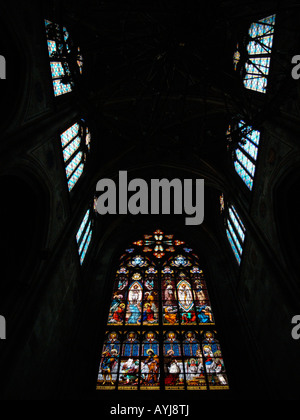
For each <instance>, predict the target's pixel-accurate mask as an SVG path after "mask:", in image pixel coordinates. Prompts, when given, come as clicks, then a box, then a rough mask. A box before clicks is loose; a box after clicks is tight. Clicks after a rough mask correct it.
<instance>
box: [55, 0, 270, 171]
mask: <svg viewBox="0 0 300 420" xmlns="http://www.w3.org/2000/svg"><path fill="white" fill-rule="evenodd" d="M242 3H243V2H240V1H236V0H232V1H220V0H217V1H216V0H215V1H212V2H199V1H194V0H191V1H188V2H184V1H178V0H173V1H172V2H169V1H159V2H158V1H157V2H155V1H142V2H137V1H125V0H124V1H111V0H110V1H106V0H103V1H100V0H92V1H87V2H86V1H85V2H80V4H78V3H76V5H75V4H73V2H70V1H66V2H64V5H63V7H62V8H61V9H59V10H60V12H59V13H60V14H61V15H62V16H63V18H64V21H65V22H66V24H67V25H68V27H69V28H70V31H71V32H72V34H73V38H74V39H75V41H76V42H77V44H78V45H80V46H81V49H82V52H83V55H84V58H85V79H84V84H83V85H82V89H81V94H82V98H85V100H83V101H82V102H81V105H82V106H83V108H84V109H85V110H87V111H88V112H89V113H90V114H91V115H93V117H94V118H95V120H97V122H98V124H99V133H102V135H103V136H105V139H106V141H105V143H106V146H103V144H102V146H101V150H102V153H103V152H105V153H109V150H110V151H113V154H114V156H117V154H118V153H123V152H124V150H128V149H130V148H131V149H132V148H133V149H134V150H135V156H138V153H139V151H140V153H141V156H142V155H143V154H144V155H145V151H146V152H147V153H148V152H150V153H151V151H152V152H153V151H155V153H156V154H157V159H159V155H161V156H166V155H168V154H169V153H174V151H177V153H178V154H179V155H182V153H185V151H186V150H188V151H189V153H194V154H195V155H197V156H199V157H200V158H201V159H204V160H205V161H207V162H209V163H210V164H212V165H213V166H216V167H220V166H222V163H223V162H224V161H226V159H227V151H226V141H225V132H226V130H227V128H228V124H229V121H230V118H231V117H232V113H233V109H235V110H236V109H240V110H242V107H243V106H244V104H245V98H244V92H243V89H242V82H241V79H240V77H239V75H238V74H236V73H235V72H234V70H233V63H232V58H233V53H234V51H235V47H236V44H237V40H238V39H239V38H240V34H245V33H246V31H247V28H248V27H249V23H251V20H252V19H254V17H256V16H257V15H258V13H259V8H261V9H262V11H263V13H268V12H269V11H273V10H274V5H273V2H262V4H260V5H259V6H258V5H257V4H256V3H255V4H254V3H253V2H251V1H248V2H244V4H243V7H241V4H242ZM272 7H273V8H272ZM57 13H58V9H57ZM103 147H104V148H103ZM147 153H146V154H147Z"/></svg>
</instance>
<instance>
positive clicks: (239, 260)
mask: <svg viewBox="0 0 300 420" xmlns="http://www.w3.org/2000/svg"><path fill="white" fill-rule="evenodd" d="M226 233H227V238H228V240H229V243H230V245H231V248H232V250H233V252H234V255H235V258H236V259H237V262H238V263H239V264H241V257H240V254H239V253H238V251H237V249H236V246H235V243H234V241H233V239H232V237H231V235H230V232H229V230H228V229H227V230H226Z"/></svg>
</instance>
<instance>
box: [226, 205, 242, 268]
mask: <svg viewBox="0 0 300 420" xmlns="http://www.w3.org/2000/svg"><path fill="white" fill-rule="evenodd" d="M226 233H227V238H228V241H229V243H230V245H231V248H232V250H233V252H234V255H235V258H236V260H237V262H238V264H239V265H240V264H241V260H242V255H243V248H244V242H245V237H246V228H245V226H244V224H243V222H242V220H241V218H240V216H239V215H238V213H237V211H236V209H235V207H234V206H233V205H230V206H229V208H228V217H227V221H226Z"/></svg>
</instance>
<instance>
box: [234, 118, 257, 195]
mask: <svg viewBox="0 0 300 420" xmlns="http://www.w3.org/2000/svg"><path fill="white" fill-rule="evenodd" d="M229 130H231V127H230V129H229ZM237 130H238V131H239V136H240V141H239V143H238V146H237V148H236V150H235V152H234V168H235V171H236V173H237V174H238V175H239V176H240V178H241V179H242V180H243V182H244V183H245V184H246V186H247V187H248V188H249V190H250V191H252V189H253V184H254V177H255V171H256V161H257V157H258V148H259V143H260V132H259V131H257V130H254V129H253V128H252V127H251V126H249V125H247V124H246V123H245V122H244V121H240V122H239V123H238V126H237ZM227 134H228V132H227Z"/></svg>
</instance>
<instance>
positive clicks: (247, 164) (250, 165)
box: [236, 149, 255, 178]
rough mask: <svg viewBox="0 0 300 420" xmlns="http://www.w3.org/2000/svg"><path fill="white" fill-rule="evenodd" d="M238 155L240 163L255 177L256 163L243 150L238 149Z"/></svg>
mask: <svg viewBox="0 0 300 420" xmlns="http://www.w3.org/2000/svg"><path fill="white" fill-rule="evenodd" d="M236 157H237V159H238V161H239V162H240V164H241V165H242V166H243V167H244V168H245V169H246V171H247V172H248V173H249V174H250V175H251V176H252V178H253V177H254V174H255V165H254V164H253V163H252V162H251V161H250V160H249V159H248V158H247V156H246V155H245V154H244V153H243V152H242V151H241V150H239V149H238V150H237V151H236Z"/></svg>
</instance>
